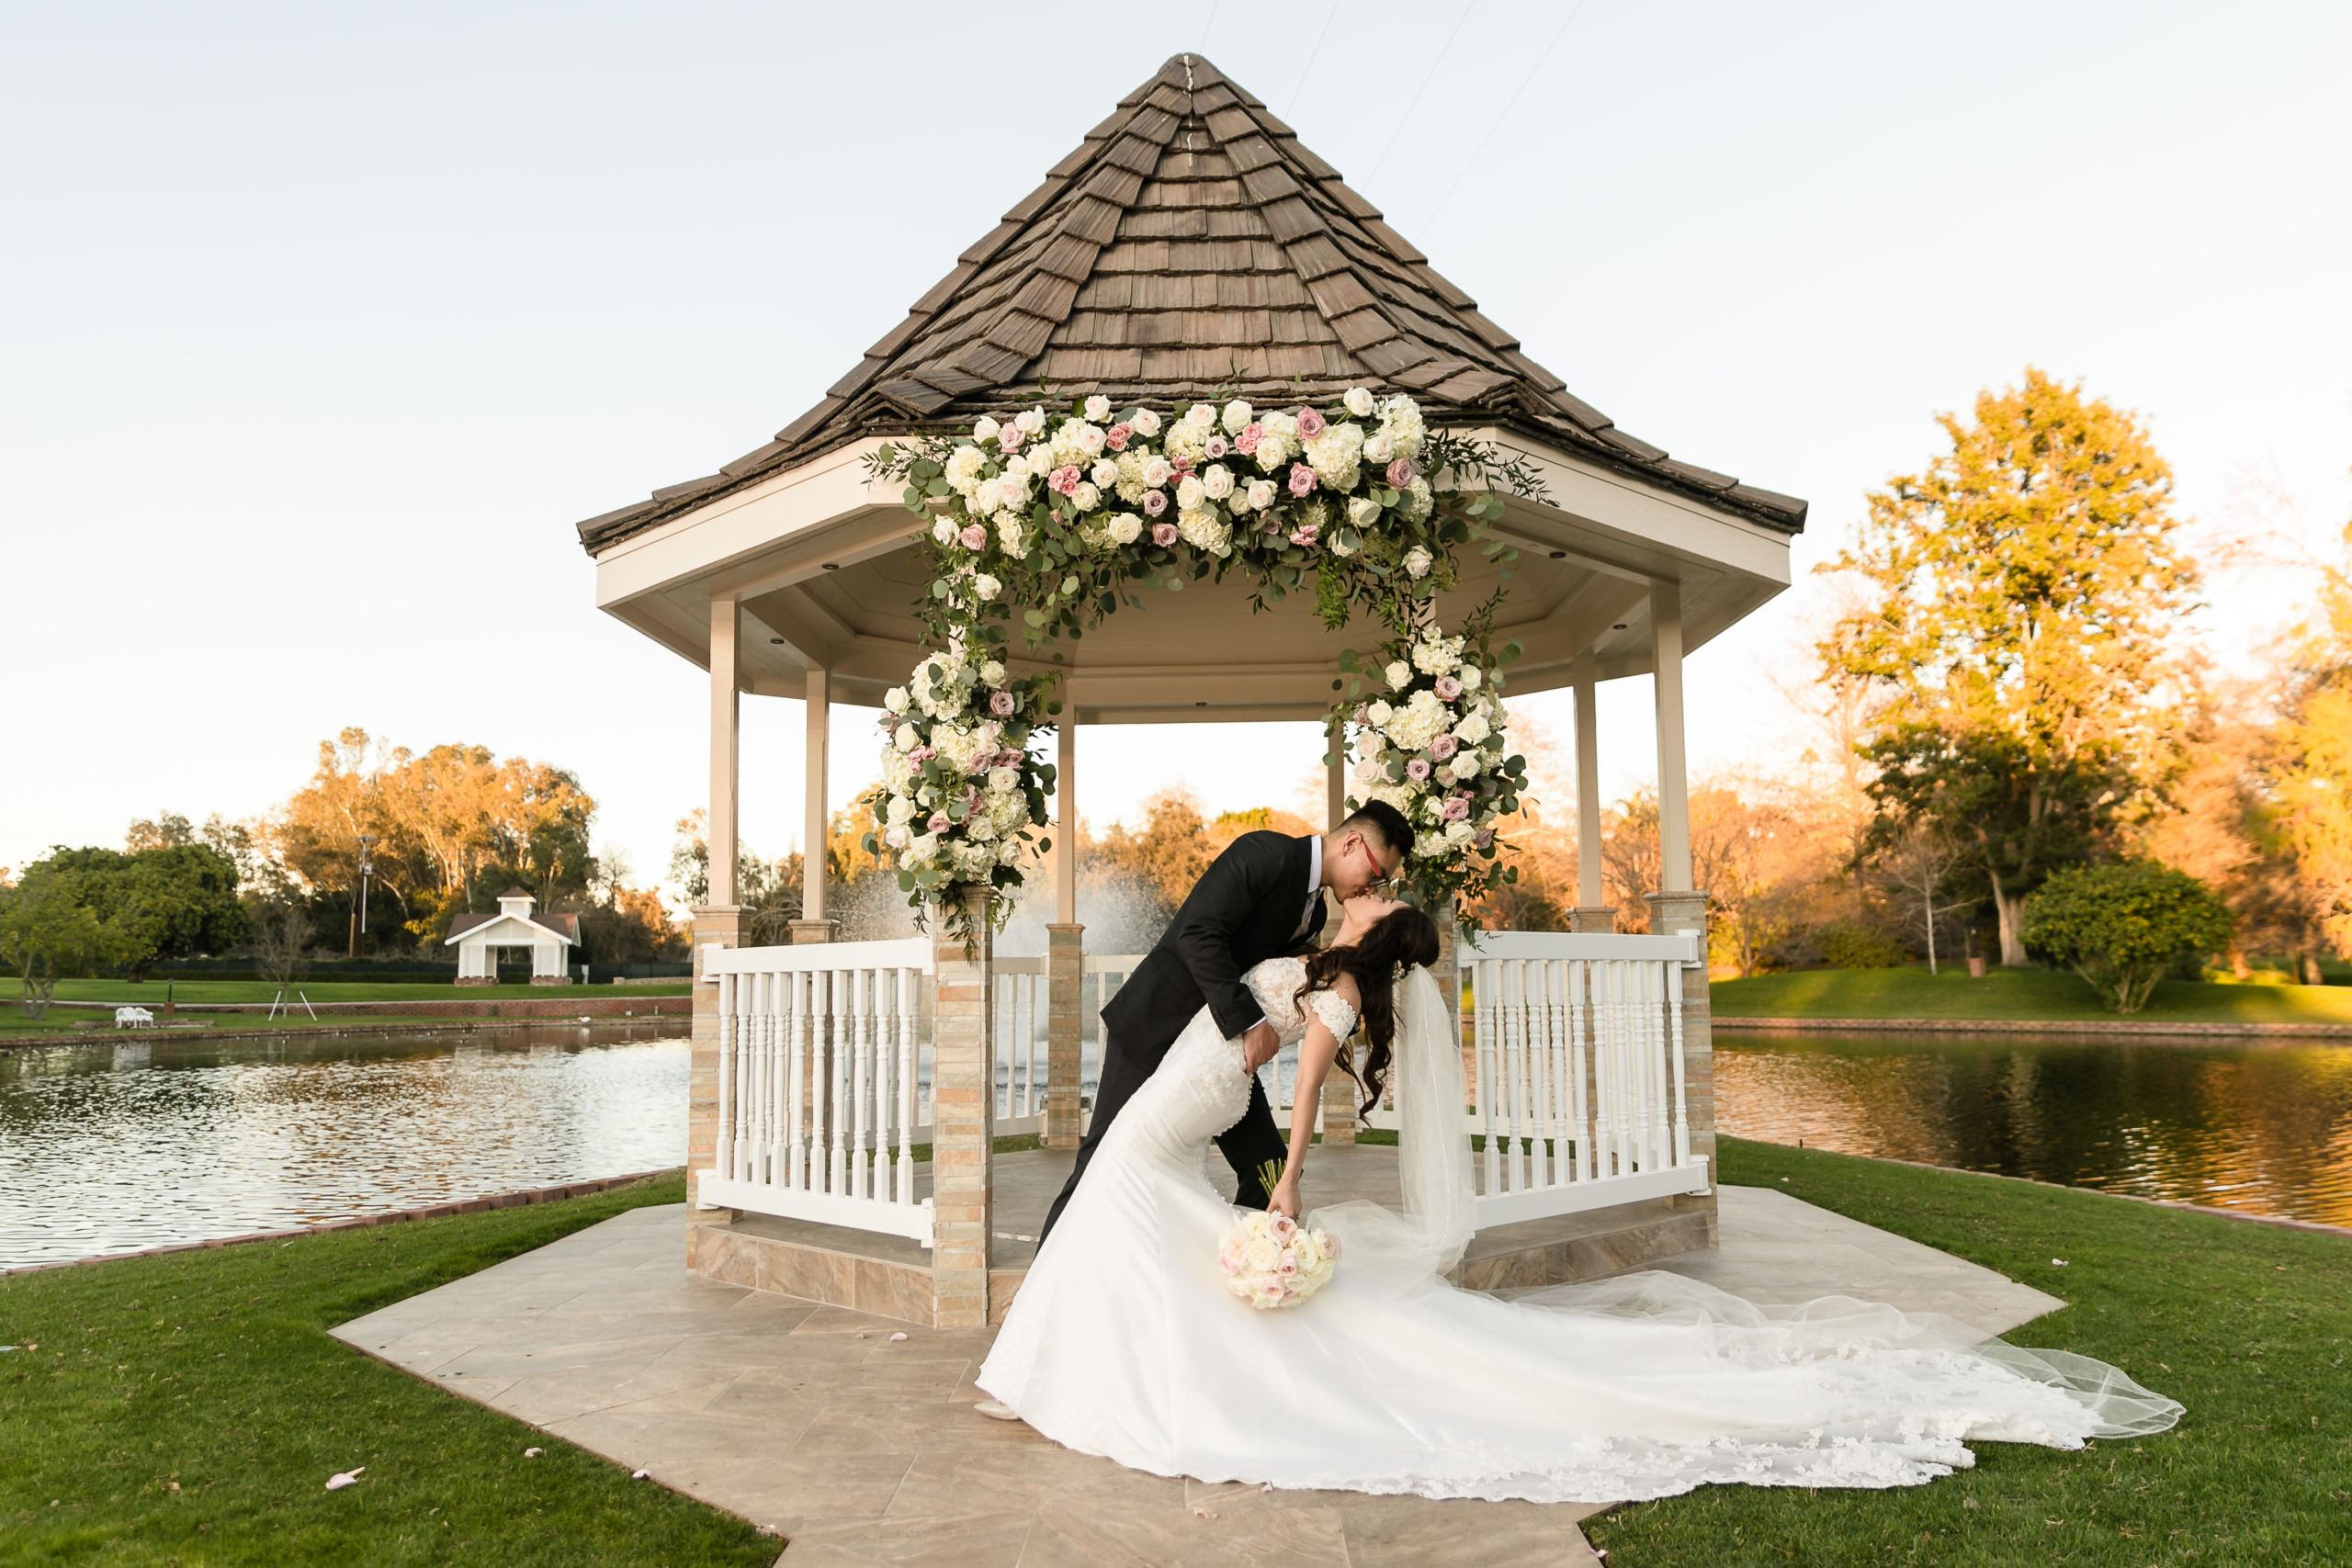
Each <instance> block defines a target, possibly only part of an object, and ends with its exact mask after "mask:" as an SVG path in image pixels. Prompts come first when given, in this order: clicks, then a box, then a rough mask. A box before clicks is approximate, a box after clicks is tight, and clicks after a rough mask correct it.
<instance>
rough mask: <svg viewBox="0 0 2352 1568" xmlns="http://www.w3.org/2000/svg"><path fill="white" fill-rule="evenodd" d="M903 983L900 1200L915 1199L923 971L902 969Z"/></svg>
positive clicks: (901, 977) (900, 999)
mask: <svg viewBox="0 0 2352 1568" xmlns="http://www.w3.org/2000/svg"><path fill="white" fill-rule="evenodd" d="M898 976H899V984H898V996H899V1202H901V1203H912V1202H913V1201H915V1142H914V1140H915V1088H916V1084H915V1080H916V1078H917V1077H918V1076H919V1075H920V1073H921V1069H922V1041H921V1040H920V1039H919V1038H917V1036H916V1034H915V998H916V996H917V994H918V991H919V989H920V987H921V985H922V979H921V973H920V971H917V970H913V969H901V970H899V971H898Z"/></svg>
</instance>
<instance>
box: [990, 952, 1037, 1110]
mask: <svg viewBox="0 0 2352 1568" xmlns="http://www.w3.org/2000/svg"><path fill="white" fill-rule="evenodd" d="M1047 989H1048V987H1047V985H1046V961H1045V960H1044V959H1043V958H999V959H997V960H996V961H995V962H994V963H993V964H991V965H990V969H989V999H990V1001H991V1002H992V1003H993V1004H994V1006H995V1009H996V1028H995V1030H994V1031H993V1038H994V1040H995V1042H996V1073H995V1075H994V1077H992V1079H991V1080H990V1081H991V1082H992V1083H993V1084H994V1085H995V1087H996V1107H995V1114H996V1135H997V1136H998V1137H1000V1138H1011V1137H1018V1136H1020V1135H1021V1134H1024V1133H1034V1134H1041V1135H1042V1134H1044V1133H1045V1131H1046V1019H1047V1017H1048V1009H1047V1005H1046V1004H1047Z"/></svg>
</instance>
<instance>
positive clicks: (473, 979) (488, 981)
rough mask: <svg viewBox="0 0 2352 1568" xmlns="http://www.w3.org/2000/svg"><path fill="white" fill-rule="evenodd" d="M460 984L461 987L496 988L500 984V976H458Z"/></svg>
mask: <svg viewBox="0 0 2352 1568" xmlns="http://www.w3.org/2000/svg"><path fill="white" fill-rule="evenodd" d="M496 984H498V976H495V975H460V976H458V985H460V986H495V985H496Z"/></svg>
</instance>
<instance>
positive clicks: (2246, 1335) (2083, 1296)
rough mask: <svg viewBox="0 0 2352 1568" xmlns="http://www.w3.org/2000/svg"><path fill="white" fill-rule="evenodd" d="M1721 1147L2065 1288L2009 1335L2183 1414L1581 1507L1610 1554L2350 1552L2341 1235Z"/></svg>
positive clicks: (1777, 1177)
mask: <svg viewBox="0 0 2352 1568" xmlns="http://www.w3.org/2000/svg"><path fill="white" fill-rule="evenodd" d="M1718 1149H1719V1157H1720V1159H1721V1162H1722V1163H1721V1167H1720V1168H1721V1170H1722V1174H1723V1179H1724V1180H1725V1181H1726V1182H1730V1183H1734V1184H1739V1185H1753V1186H1764V1187H1770V1188H1773V1189H1775V1190H1779V1191H1783V1192H1788V1193H1791V1194H1792V1195H1793V1196H1795V1197H1798V1198H1801V1199H1803V1200H1804V1201H1807V1202H1812V1203H1817V1204H1819V1205H1821V1206H1822V1207H1824V1208H1826V1209H1831V1210H1834V1211H1836V1212H1838V1213H1842V1214H1846V1215H1849V1216H1850V1217H1852V1218H1854V1219H1857V1220H1860V1221H1862V1222H1864V1223H1865V1224H1873V1225H1877V1226H1879V1227H1881V1228H1882V1229H1884V1230H1888V1231H1891V1232H1893V1233H1894V1234H1895V1235H1904V1236H1908V1237H1910V1238H1911V1239H1913V1240H1915V1241H1918V1242H1921V1243H1924V1244H1925V1245H1927V1246H1929V1247H1939V1248H1940V1249H1942V1250H1944V1251H1947V1252H1951V1253H1952V1254H1954V1255H1956V1256H1959V1257H1962V1258H1969V1259H1970V1260H1972V1261H1973V1262H1976V1263H1980V1264H1983V1265H1985V1267H1987V1268H1991V1269H1997V1270H1999V1271H2000V1272H2002V1273H2004V1274H2006V1275H2007V1276H2009V1277H2010V1278H2012V1279H2016V1280H2021V1281H2023V1282H2024V1283H2026V1284H2029V1285H2032V1286H2035V1287H2037V1288H2038V1289H2041V1290H2044V1291H2048V1292H2051V1293H2052V1294H2053V1295H2057V1296H2060V1297H2062V1298H2064V1299H2065V1300H2066V1301H2067V1302H2069V1303H2071V1304H2070V1305H2069V1306H2068V1307H2067V1308H2066V1310H2064V1311H2063V1312H2057V1313H2052V1314H2050V1315H2049V1316H2047V1317H2044V1318H2041V1319H2038V1320H2036V1321H2035V1322H2033V1323H2030V1324H2027V1325H2024V1326H2023V1327H2021V1328H2019V1329H2018V1330H2017V1331H2015V1332H2014V1333H2012V1334H2010V1335H2009V1336H2008V1338H2009V1339H2010V1340H2011V1341H2012V1342H2014V1343H2017V1344H2020V1345H2033V1346H2041V1347H2049V1348H2060V1349H2070V1350H2076V1351H2080V1352H2081V1353H2083V1354H2085V1355H2090V1356H2096V1357H2098V1358H2099V1359H2102V1360H2107V1361H2111V1362H2114V1363H2115V1364H2117V1365H2119V1366H2120V1367H2121V1368H2122V1369H2123V1370H2124V1371H2127V1372H2129V1373H2131V1375H2133V1376H2135V1377H2137V1378H2139V1379H2140V1380H2141V1381H2142V1382H2145V1383H2147V1384H2148V1385H2149V1386H2150V1387H2153V1388H2155V1389H2158V1390H2161V1391H2162V1392H2164V1393H2169V1394H2171V1395H2173V1396H2174V1397H2175V1398H2177V1399H2179V1400H2181V1401H2182V1402H2183V1403H2184V1404H2187V1405H2188V1416H2187V1418H2186V1419H2185V1420H2184V1421H2183V1422H2182V1424H2181V1426H2180V1427H2178V1428H2177V1429H2176V1430H2174V1431H2172V1432H2169V1433H2165V1434H2164V1435H2163V1436H2161V1437H2155V1438H2143V1439H2141V1440H2139V1441H2138V1442H2116V1443H2095V1444H2093V1445H2092V1446H2091V1447H2090V1448H2088V1449H2086V1450H2082V1451H2080V1452H2077V1453H2059V1452H2053V1451H2052V1450H2044V1449H2033V1448H2024V1447H2019V1446H2017V1445H2013V1444H2003V1443H1985V1444H1982V1445H1979V1446H1978V1447H1977V1465H1976V1468H1975V1469H1974V1470H1973V1471H1969V1472H1962V1473H1961V1474H1959V1475H1955V1476H1952V1477H1950V1478H1947V1479H1945V1480H1943V1481H1939V1482H1937V1483H1933V1484H1931V1485H1928V1486H1923V1487H1913V1488H1906V1489H1904V1490H1901V1491H1894V1492H1785V1491H1773V1490H1765V1489H1758V1488H1748V1487H1708V1488H1704V1489H1702V1490H1701V1491H1699V1492H1696V1493H1692V1494H1691V1495H1688V1496H1683V1497H1676V1498H1668V1499H1666V1500H1665V1501H1662V1502H1658V1503H1647V1504H1638V1505H1634V1506H1629V1507H1625V1508H1621V1509H1617V1510H1614V1511H1612V1512H1611V1513H1610V1514H1608V1515H1606V1516H1604V1517H1600V1518H1596V1519H1594V1520H1592V1521H1590V1522H1589V1525H1588V1526H1587V1533H1588V1535H1589V1536H1590V1538H1591V1539H1592V1540H1593V1542H1594V1544H1595V1545H1596V1546H1600V1547H1603V1548H1607V1549H1609V1550H1610V1551H1611V1558H1610V1562H1611V1568H1644V1565H1647V1564H1668V1565H1677V1568H1679V1565H1680V1564H1685V1563H1704V1564H1708V1565H1709V1568H1745V1565H1747V1564H1768V1563H1769V1564H1781V1563H1790V1562H1798V1563H1805V1564H1864V1563H1871V1564H1877V1563H1923V1564H1937V1565H1942V1564H1954V1565H1961V1568H2010V1565H2012V1564H2018V1563H2026V1562H2034V1563H2041V1562H2066V1563H2078V1564H2094V1565H2100V1568H2105V1565H2113V1568H2145V1565H2147V1564H2151V1563H2156V1562H2168V1563H2177V1562H2197V1563H2208V1562H2226V1563H2238V1562H2263V1563H2279V1564H2309V1565H2311V1568H2321V1565H2323V1564H2325V1565H2330V1568H2333V1565H2335V1564H2339V1563H2342V1562H2346V1561H2347V1560H2352V1416H2347V1408H2352V1400H2348V1399H2347V1395H2352V1373H2347V1371H2346V1359H2347V1358H2352V1239H2347V1238H2346V1237H2342V1236H2338V1235H2320V1234H2313V1233H2310V1232H2305V1231H2300V1230H2290V1229H2285V1228H2281V1227H2272V1226H2267V1225H2254V1224H2232V1223H2230V1221H2228V1220H2226V1219H2223V1218H2220V1217H2217V1216H2214V1215H2211V1214H2205V1213H2195V1212H2190V1211H2187V1210H2182V1209H2174V1208H2170V1207H2165V1206H2160V1205H2156V1204H2151V1203H2139V1202H2133V1201H2128V1200H2125V1199H2121V1198H2120V1197H2118V1196H2115V1195H2111V1194H2107V1193H2097V1192H2085V1191H2078V1190H2073V1189H2069V1188H2062V1187H2050V1186H2044V1185H2041V1184H2040V1183H2034V1182H2026V1181H2013V1180H2005V1179H1999V1178H1994V1177H1986V1176H1980V1175H1978V1174H1976V1173H1973V1172H1965V1171H1947V1170H1940V1169H1936V1168H1927V1167H1919V1166H1908V1165H1901V1164H1896V1163H1894V1162H1892V1161H1884V1160H1870V1159H1860V1158H1856V1157H1853V1156H1845V1155H1833V1154H1824V1153H1821V1152H1820V1151H1817V1150H1799V1149H1792V1148H1787V1147H1783V1146H1781V1145H1772V1144H1758V1143H1750V1142H1747V1140H1744V1139H1736V1138H1724V1139H1722V1140H1720V1141H1719V1145H1718ZM2062 1258H2063V1259H2064V1264H2063V1265H2062V1264H2060V1263H2059V1261H2058V1260H2059V1259H2062Z"/></svg>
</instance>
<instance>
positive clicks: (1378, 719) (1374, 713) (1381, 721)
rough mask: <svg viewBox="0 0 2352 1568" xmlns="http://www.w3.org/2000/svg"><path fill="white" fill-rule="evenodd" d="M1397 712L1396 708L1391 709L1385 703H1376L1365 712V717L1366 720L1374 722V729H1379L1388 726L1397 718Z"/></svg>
mask: <svg viewBox="0 0 2352 1568" xmlns="http://www.w3.org/2000/svg"><path fill="white" fill-rule="evenodd" d="M1396 712H1397V710H1396V709H1395V708H1392V707H1390V706H1389V705H1387V704H1386V703H1385V702H1374V704H1373V705H1371V706H1370V707H1368V708H1366V709H1364V710H1363V716H1364V717H1365V718H1367V719H1369V720H1371V721H1372V727H1373V728H1374V729H1379V728H1384V727H1385V726H1386V725H1387V723H1388V721H1389V719H1390V718H1391V717H1393V716H1395V715H1396Z"/></svg>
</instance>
